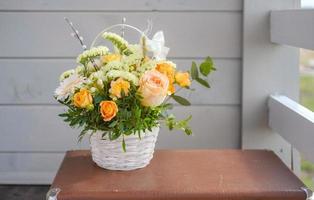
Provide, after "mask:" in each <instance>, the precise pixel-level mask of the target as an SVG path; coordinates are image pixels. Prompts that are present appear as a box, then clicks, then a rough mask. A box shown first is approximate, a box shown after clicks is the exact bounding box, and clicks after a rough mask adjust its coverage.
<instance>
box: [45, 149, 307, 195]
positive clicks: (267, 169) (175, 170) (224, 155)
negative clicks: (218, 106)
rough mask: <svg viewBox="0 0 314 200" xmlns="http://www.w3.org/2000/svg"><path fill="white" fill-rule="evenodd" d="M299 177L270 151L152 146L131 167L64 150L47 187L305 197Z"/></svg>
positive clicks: (72, 191) (71, 191)
mask: <svg viewBox="0 0 314 200" xmlns="http://www.w3.org/2000/svg"><path fill="white" fill-rule="evenodd" d="M302 187H304V185H303V183H302V182H301V181H300V180H299V179H298V178H297V177H296V176H295V175H294V174H293V173H292V172H291V171H290V170H289V169H288V168H287V167H286V166H285V165H284V163H282V162H281V160H280V159H279V158H278V157H277V156H276V155H275V154H274V153H273V152H271V151H263V150H157V151H156V152H155V154H154V158H153V160H152V161H151V164H150V165H149V166H147V167H146V168H143V169H138V170H134V171H109V170H105V169H102V168H99V167H98V166H96V164H94V163H93V161H92V159H91V155H90V152H89V151H87V150H86V151H85V150H83V151H82V150H81V151H69V152H67V153H66V156H65V158H64V161H63V163H62V165H61V167H60V169H59V171H58V173H57V175H56V177H55V179H54V182H53V184H52V186H51V188H60V189H61V192H60V193H59V194H58V200H126V199H128V200H144V199H145V200H179V199H180V200H305V199H306V194H305V192H304V191H303V190H302V189H301V188H302Z"/></svg>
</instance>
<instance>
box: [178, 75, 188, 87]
mask: <svg viewBox="0 0 314 200" xmlns="http://www.w3.org/2000/svg"><path fill="white" fill-rule="evenodd" d="M175 79H176V82H177V83H178V84H179V85H180V86H181V87H188V86H190V85H191V80H190V74H189V73H188V72H177V73H176V75H175Z"/></svg>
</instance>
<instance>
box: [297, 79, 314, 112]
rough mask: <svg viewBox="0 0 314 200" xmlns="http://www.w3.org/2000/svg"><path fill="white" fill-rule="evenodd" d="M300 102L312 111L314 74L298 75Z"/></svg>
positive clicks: (313, 105)
mask: <svg viewBox="0 0 314 200" xmlns="http://www.w3.org/2000/svg"><path fill="white" fill-rule="evenodd" d="M300 102H301V104H302V105H303V106H305V107H306V108H308V109H310V110H311V111H313V112H314V76H313V75H301V76H300Z"/></svg>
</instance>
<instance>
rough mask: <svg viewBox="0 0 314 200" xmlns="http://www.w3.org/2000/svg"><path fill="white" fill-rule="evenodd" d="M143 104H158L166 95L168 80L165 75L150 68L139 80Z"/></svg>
mask: <svg viewBox="0 0 314 200" xmlns="http://www.w3.org/2000/svg"><path fill="white" fill-rule="evenodd" d="M139 85H140V88H139V92H140V93H141V95H142V97H143V99H142V102H141V103H142V105H143V106H152V107H154V106H159V105H160V104H161V103H162V102H163V101H164V99H165V98H166V96H167V91H168V86H169V80H168V78H167V76H165V75H164V74H162V73H160V72H158V71H156V70H151V71H147V72H145V73H144V74H143V75H142V77H141V79H140V81H139Z"/></svg>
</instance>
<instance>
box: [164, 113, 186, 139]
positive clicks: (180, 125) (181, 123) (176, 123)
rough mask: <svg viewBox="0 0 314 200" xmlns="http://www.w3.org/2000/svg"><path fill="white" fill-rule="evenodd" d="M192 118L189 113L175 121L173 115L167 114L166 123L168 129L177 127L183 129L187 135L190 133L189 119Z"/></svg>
mask: <svg viewBox="0 0 314 200" xmlns="http://www.w3.org/2000/svg"><path fill="white" fill-rule="evenodd" d="M191 119H192V116H191V115H190V116H189V117H188V118H186V119H184V120H181V121H176V118H175V116H174V115H169V116H167V117H166V125H167V126H168V128H169V130H173V129H177V130H182V131H184V132H185V133H186V134H187V135H192V130H191V128H190V127H189V121H190V120H191Z"/></svg>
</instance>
